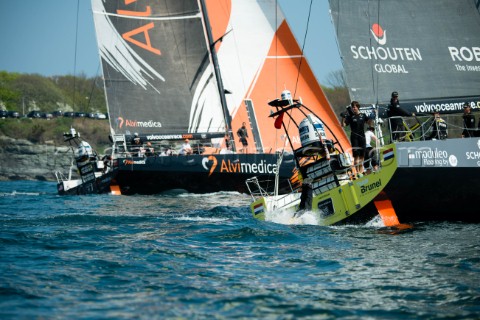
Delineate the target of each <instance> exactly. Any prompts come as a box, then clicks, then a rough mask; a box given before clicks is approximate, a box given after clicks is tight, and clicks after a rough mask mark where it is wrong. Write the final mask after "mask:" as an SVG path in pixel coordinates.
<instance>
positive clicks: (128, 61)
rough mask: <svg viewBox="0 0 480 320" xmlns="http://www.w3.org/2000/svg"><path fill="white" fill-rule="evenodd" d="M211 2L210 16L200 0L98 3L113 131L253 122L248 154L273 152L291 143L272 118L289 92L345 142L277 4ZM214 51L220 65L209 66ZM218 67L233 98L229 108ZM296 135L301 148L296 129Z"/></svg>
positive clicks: (171, 132) (185, 130)
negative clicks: (274, 105) (275, 103)
mask: <svg viewBox="0 0 480 320" xmlns="http://www.w3.org/2000/svg"><path fill="white" fill-rule="evenodd" d="M202 1H203V0H202ZM205 4H206V8H207V9H206V12H203V11H202V2H201V1H197V0H184V1H176V0H150V1H146V0H136V1H135V0H92V8H93V12H94V20H95V26H96V33H97V41H98V46H99V50H100V56H101V61H102V68H103V75H104V78H105V79H104V81H105V88H106V96H107V104H108V111H109V115H110V124H111V128H112V131H113V133H115V134H119V133H120V134H130V133H133V132H139V133H140V134H143V135H150V136H151V137H158V138H159V139H167V138H169V137H171V138H172V137H182V136H184V135H185V134H191V133H201V134H203V133H219V134H225V133H227V131H228V130H232V131H233V133H234V132H235V131H236V129H238V128H239V127H241V125H242V123H243V122H246V123H247V129H248V130H249V131H250V132H252V134H250V135H249V145H250V146H255V147H254V148H252V150H250V152H254V153H257V152H259V153H264V152H266V153H270V152H274V151H276V150H278V149H281V148H283V146H284V145H285V141H283V140H282V138H283V135H281V134H280V133H279V131H277V130H275V129H274V126H273V121H274V119H271V118H269V117H268V115H269V114H270V112H271V110H270V108H269V107H268V106H267V102H268V101H270V100H272V99H273V98H275V97H279V96H280V93H281V92H282V91H283V90H285V89H288V90H291V91H292V94H293V95H294V98H301V99H302V101H303V102H304V103H305V104H307V105H309V106H310V107H313V108H315V111H316V112H317V114H318V115H320V117H322V120H324V122H325V124H326V125H327V126H328V127H329V128H330V129H331V130H332V132H333V134H335V135H336V136H337V138H338V139H339V140H340V141H341V143H342V144H345V146H348V140H347V138H346V136H345V134H344V132H343V130H342V129H341V127H340V126H339V123H338V120H337V118H336V116H335V114H334V112H333V111H332V109H331V107H330V105H329V103H328V101H327V99H326V97H325V95H324V93H323V92H322V89H321V88H320V86H319V84H318V82H317V80H316V79H315V76H314V74H313V72H312V70H311V69H310V67H309V65H308V63H307V61H306V60H305V57H304V56H303V55H302V52H301V49H300V47H299V46H298V44H297V42H296V40H295V38H294V36H293V34H292V32H291V30H290V28H289V26H288V24H287V22H286V20H285V18H284V16H283V14H282V12H281V10H280V8H278V7H277V2H276V1H275V0H267V1H265V0H262V1H260V0H215V1H214V0H206V1H205ZM207 14H208V17H209V23H210V25H206V24H205V19H204V17H203V15H207ZM208 28H211V31H212V34H213V36H212V37H213V41H214V43H212V44H210V43H209V39H208V37H207V33H206V31H207V30H208ZM213 47H214V48H215V51H216V53H217V56H218V66H215V65H214V64H213V62H212V58H211V52H210V49H211V48H213ZM215 67H218V68H219V69H220V71H221V78H222V79H221V80H223V85H224V88H225V91H228V92H229V94H226V95H225V99H226V102H227V106H225V107H223V109H222V102H221V98H222V97H221V96H220V94H222V95H223V94H224V92H221V91H220V90H219V89H218V83H217V81H218V79H217V78H216V76H215V72H214V70H215V69H214V68H215ZM225 108H228V114H229V115H230V116H231V119H232V123H228V122H227V121H226V118H227V117H225ZM227 120H228V119H227ZM299 120H301V119H299ZM291 137H294V138H293V141H292V142H294V143H295V144H296V145H297V146H298V143H299V139H296V138H295V137H298V133H292V134H291Z"/></svg>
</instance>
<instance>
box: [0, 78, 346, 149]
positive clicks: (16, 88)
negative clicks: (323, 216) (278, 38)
mask: <svg viewBox="0 0 480 320" xmlns="http://www.w3.org/2000/svg"><path fill="white" fill-rule="evenodd" d="M327 83H328V86H323V85H322V89H323V91H324V93H325V95H326V96H327V98H328V100H329V102H330V104H331V106H332V107H333V109H334V111H335V113H336V114H337V116H339V114H340V112H342V111H345V106H347V105H349V104H350V98H349V95H348V90H347V87H346V86H345V82H344V79H343V73H342V71H341V70H340V71H336V72H332V73H331V74H329V76H328V77H327ZM0 109H6V110H8V111H17V112H19V113H20V114H27V113H28V112H29V111H32V110H39V111H42V112H53V111H57V110H61V111H64V112H65V111H75V112H86V113H90V112H92V113H96V112H102V113H106V112H107V108H106V104H105V92H104V89H103V81H102V79H101V78H100V77H93V78H88V77H86V76H85V75H80V76H75V77H74V76H72V75H66V76H53V77H45V76H41V75H38V74H20V73H9V72H6V71H0ZM0 120H1V119H0ZM92 121H93V122H92ZM92 124H94V125H92ZM70 126H74V127H75V128H76V129H77V131H79V132H81V134H82V137H84V138H85V139H86V140H88V141H89V142H90V143H91V144H92V145H94V146H97V147H100V146H102V147H107V146H108V145H109V143H110V142H109V141H108V135H109V134H110V130H109V126H108V121H96V120H90V119H71V118H63V117H60V118H57V119H52V120H51V121H50V120H49V121H44V120H39V121H32V120H31V119H26V118H20V119H10V120H9V121H0V135H5V136H10V137H12V138H22V139H27V140H30V141H31V142H34V143H44V142H46V141H53V142H54V143H55V144H59V145H61V144H62V143H63V140H62V133H63V132H66V131H68V130H69V128H70Z"/></svg>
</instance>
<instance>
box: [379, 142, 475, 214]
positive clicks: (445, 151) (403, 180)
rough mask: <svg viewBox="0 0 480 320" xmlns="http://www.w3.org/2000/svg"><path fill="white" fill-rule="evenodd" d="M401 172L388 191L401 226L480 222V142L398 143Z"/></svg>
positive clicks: (390, 183) (389, 185)
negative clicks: (421, 222) (479, 200)
mask: <svg viewBox="0 0 480 320" xmlns="http://www.w3.org/2000/svg"><path fill="white" fill-rule="evenodd" d="M396 146H397V150H398V163H399V166H398V169H397V171H396V172H395V175H394V176H393V178H392V180H390V182H389V183H388V185H387V186H386V188H385V192H386V193H387V196H388V197H389V199H390V200H391V201H392V203H393V207H394V208H395V211H396V213H397V216H398V218H399V220H400V222H401V223H406V222H418V221H450V222H455V221H461V222H469V223H472V222H473V223H478V222H480V209H479V208H478V206H476V205H474V201H475V200H476V199H478V195H479V193H480V192H479V191H478V186H479V183H480V140H479V139H477V138H469V139H448V140H442V141H440V140H435V141H419V142H409V143H397V144H396Z"/></svg>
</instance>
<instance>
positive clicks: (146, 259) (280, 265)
mask: <svg viewBox="0 0 480 320" xmlns="http://www.w3.org/2000/svg"><path fill="white" fill-rule="evenodd" d="M249 201H250V199H249V197H248V196H246V195H242V194H238V193H214V194H207V195H195V194H185V193H184V194H182V193H169V194H163V195H156V196H129V197H126V196H120V197H116V196H111V195H94V196H80V197H78V196H76V197H73V196H72V197H70V196H67V197H60V196H57V195H56V188H55V184H54V183H51V182H31V181H19V182H0V319H480V225H477V224H464V223H417V224H415V226H414V228H413V229H412V230H410V231H408V232H404V233H400V234H390V233H388V232H384V231H383V229H382V228H380V226H379V225H378V224H376V223H371V224H367V225H352V226H341V227H318V226H313V225H288V224H279V223H272V222H260V221H257V220H255V219H253V218H252V217H251V215H250V212H249V208H248V205H249ZM459 210H461V208H459ZM479 214H480V213H479Z"/></svg>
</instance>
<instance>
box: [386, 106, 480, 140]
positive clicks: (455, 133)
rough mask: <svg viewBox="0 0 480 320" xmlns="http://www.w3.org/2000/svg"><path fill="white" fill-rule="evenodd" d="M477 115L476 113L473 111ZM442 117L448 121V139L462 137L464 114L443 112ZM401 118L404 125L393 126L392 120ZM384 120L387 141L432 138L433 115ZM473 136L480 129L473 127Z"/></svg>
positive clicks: (477, 134)
mask: <svg viewBox="0 0 480 320" xmlns="http://www.w3.org/2000/svg"><path fill="white" fill-rule="evenodd" d="M472 114H473V115H475V114H474V113H472ZM440 117H441V118H442V119H443V120H444V121H445V122H446V123H447V132H448V133H447V134H448V137H447V139H451V138H461V137H462V132H463V130H464V127H463V114H462V113H460V114H459V113H454V114H441V115H440ZM393 119H401V120H402V126H401V127H400V128H399V129H396V128H393V126H392V120H393ZM385 120H386V121H384V122H383V125H382V126H383V127H384V128H383V129H385V130H386V132H384V133H383V137H389V139H388V141H386V143H391V142H412V141H424V140H430V134H431V132H432V128H433V122H434V117H433V115H417V116H415V117H390V118H388V119H385ZM471 132H473V134H472V136H475V137H478V136H480V129H476V128H475V129H473V130H471Z"/></svg>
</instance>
